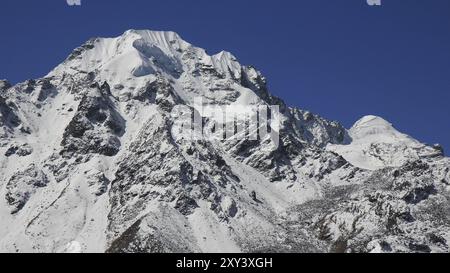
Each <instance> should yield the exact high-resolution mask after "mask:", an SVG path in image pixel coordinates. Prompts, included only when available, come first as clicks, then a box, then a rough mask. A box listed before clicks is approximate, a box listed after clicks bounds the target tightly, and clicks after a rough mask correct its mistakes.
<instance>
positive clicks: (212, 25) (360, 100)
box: [0, 0, 450, 151]
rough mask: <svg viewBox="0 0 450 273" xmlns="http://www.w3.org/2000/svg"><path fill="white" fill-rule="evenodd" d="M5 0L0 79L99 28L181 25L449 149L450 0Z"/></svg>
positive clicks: (357, 111) (345, 119) (333, 104)
mask: <svg viewBox="0 0 450 273" xmlns="http://www.w3.org/2000/svg"><path fill="white" fill-rule="evenodd" d="M382 4H383V5H382V6H381V7H370V6H368V5H367V4H366V1H365V0H279V1H275V0H273V1H265V0H226V1H225V0H222V1H219V0H192V1H188V0H179V1H174V0H165V1H152V0H128V1H126V0H114V1H107V0H82V6H81V7H69V6H68V5H67V4H66V1H65V0H33V1H31V0H26V1H25V0H3V1H1V5H2V6H1V7H0V9H1V12H0V13H1V16H0V37H1V38H0V78H6V79H8V80H10V81H11V82H14V83H17V82H19V81H23V80H25V79H28V78H37V77H41V76H43V75H45V74H46V73H47V72H48V71H50V70H51V69H52V68H53V67H54V66H56V65H57V64H58V63H60V62H61V61H62V60H64V59H65V58H66V56H67V55H68V54H69V53H70V52H71V50H72V49H73V48H75V47H77V46H78V45H80V44H82V43H83V42H84V41H86V40H87V39H89V38H90V37H94V36H117V35H120V34H121V33H122V32H124V31H125V30H127V29H130V28H135V29H153V30H173V31H176V32H178V33H179V34H180V35H181V36H182V37H183V38H184V39H185V40H187V41H189V42H191V43H193V44H195V45H197V46H200V47H203V48H205V49H207V51H208V52H210V53H216V52H219V51H220V50H222V49H224V50H227V51H231V52H232V53H233V54H234V55H236V56H237V57H238V59H239V60H240V61H241V62H242V63H243V64H252V65H254V66H256V67H257V68H258V69H260V70H261V71H262V72H263V73H264V75H265V76H266V77H267V78H268V80H269V85H270V88H271V92H272V93H273V94H275V95H278V96H280V97H282V98H284V99H285V101H286V102H287V103H288V104H290V105H292V106H298V107H301V108H303V109H309V110H311V111H313V112H316V113H319V114H321V115H323V116H324V117H327V118H330V119H335V120H338V121H341V122H342V123H343V124H344V125H345V126H346V127H350V126H351V125H352V124H353V122H354V121H356V120H357V119H358V118H360V117H361V116H363V115H366V114H375V115H380V116H382V117H384V118H386V119H387V120H389V121H391V122H392V123H393V124H394V125H395V126H396V127H397V128H398V129H399V130H401V131H403V132H405V133H408V134H410V135H412V136H414V137H415V138H417V139H419V140H421V141H423V142H427V143H442V144H443V145H444V147H446V148H447V150H449V151H450V121H449V118H450V1H449V0H382Z"/></svg>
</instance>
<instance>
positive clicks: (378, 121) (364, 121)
mask: <svg viewBox="0 0 450 273" xmlns="http://www.w3.org/2000/svg"><path fill="white" fill-rule="evenodd" d="M373 125H383V126H386V125H389V126H390V125H392V124H391V123H389V122H388V121H386V120H385V119H383V118H382V117H379V116H374V115H367V116H364V117H362V118H361V119H359V120H358V121H357V122H355V124H354V125H353V127H359V126H373Z"/></svg>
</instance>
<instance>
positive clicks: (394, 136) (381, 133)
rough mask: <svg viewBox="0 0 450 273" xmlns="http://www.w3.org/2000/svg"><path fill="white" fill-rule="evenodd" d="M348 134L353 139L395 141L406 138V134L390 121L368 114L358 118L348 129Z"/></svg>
mask: <svg viewBox="0 0 450 273" xmlns="http://www.w3.org/2000/svg"><path fill="white" fill-rule="evenodd" d="M349 133H350V136H351V137H352V139H353V140H354V141H355V140H364V141H367V140H368V139H371V140H379V141H385V142H395V141H398V140H399V139H406V138H408V136H406V135H404V134H401V133H400V132H398V131H397V130H396V129H395V128H394V127H393V126H392V124H391V123H390V122H388V121H386V120H385V119H383V118H381V117H378V116H373V115H368V116H364V117H362V118H361V119H360V120H358V121H357V122H356V123H355V124H354V125H353V127H352V128H351V129H350V130H349Z"/></svg>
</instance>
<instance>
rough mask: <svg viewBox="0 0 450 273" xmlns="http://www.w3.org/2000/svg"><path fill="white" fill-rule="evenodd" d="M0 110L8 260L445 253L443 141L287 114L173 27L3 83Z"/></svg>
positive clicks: (255, 77)
mask: <svg viewBox="0 0 450 273" xmlns="http://www.w3.org/2000/svg"><path fill="white" fill-rule="evenodd" d="M199 98H201V104H200V106H199V104H197V103H196V101H197V99H199ZM201 106H209V107H213V106H215V107H220V108H225V107H227V108H229V109H232V112H233V113H240V112H239V111H240V109H243V108H244V109H246V108H251V107H262V106H277V107H278V109H279V111H278V112H276V113H271V115H270V116H269V117H268V121H269V120H270V122H278V123H279V126H272V123H271V126H270V128H266V129H267V130H269V129H270V131H271V133H273V134H271V135H270V137H265V136H259V137H252V135H254V133H255V132H257V131H258V130H262V129H261V128H262V127H261V125H260V124H261V122H262V117H261V115H253V116H252V115H250V116H248V117H247V116H246V115H239V114H238V115H235V116H234V119H233V120H234V121H235V122H236V124H237V125H235V124H232V123H231V124H232V127H227V126H228V125H229V124H230V121H228V120H225V121H224V120H220V118H218V117H217V116H214V115H213V116H209V115H207V114H206V113H205V111H204V110H203V108H202V107H201ZM0 114H1V115H0V196H3V202H0V218H1V219H2V225H0V234H1V235H2V236H1V237H0V251H2V252H16V251H18V252H20V251H23V252H30V251H35V252H64V251H69V250H71V249H73V248H76V249H77V251H85V252H105V251H106V252H239V251H242V252H259V251H268V252H448V251H449V246H448V240H449V239H450V220H449V219H450V210H449V209H450V207H449V205H450V203H449V198H450V196H449V188H450V161H449V159H448V158H446V157H444V153H443V148H442V147H440V146H433V147H430V146H427V145H425V144H422V143H420V142H418V141H416V140H414V139H413V138H411V137H409V136H407V135H404V134H402V133H400V132H398V131H397V130H395V128H394V127H393V126H392V125H391V124H390V123H389V122H387V121H385V120H383V119H382V118H380V117H375V116H366V117H363V118H362V119H361V120H360V121H358V122H357V123H356V124H355V125H354V126H353V127H352V128H351V129H350V130H346V129H345V128H343V127H342V126H341V125H340V124H339V123H338V122H335V121H329V120H326V119H324V118H322V117H320V116H318V115H316V114H313V113H310V112H309V111H305V110H301V109H297V108H290V107H288V106H286V104H285V103H284V102H283V101H282V100H281V99H280V98H277V97H274V96H272V95H271V94H270V92H269V90H268V88H267V83H266V79H265V78H264V76H263V75H261V73H260V72H259V71H257V70H256V69H255V68H253V67H251V66H243V65H241V64H240V63H239V62H238V61H237V59H236V58H235V57H234V56H233V55H232V54H231V53H228V52H220V53H218V54H216V55H212V56H210V55H208V54H207V53H206V52H205V50H203V49H201V48H198V47H195V46H193V45H191V44H189V43H188V42H186V41H184V40H182V39H181V38H180V37H179V36H178V35H177V34H176V33H173V32H157V31H147V30H142V31H141V30H129V31H127V32H125V33H124V34H123V35H121V36H120V37H117V38H95V39H91V40H89V41H88V42H87V43H85V44H84V45H82V46H81V47H79V48H77V49H75V50H74V51H73V53H72V54H71V55H70V56H69V57H68V58H67V59H66V60H65V61H64V62H63V63H62V64H60V65H59V66H58V67H56V68H55V69H54V70H53V71H51V72H50V73H49V74H48V75H47V76H46V77H44V78H42V79H36V80H28V81H26V82H24V83H20V84H17V85H15V86H11V85H9V84H8V83H7V82H6V81H0ZM186 117H187V120H191V119H192V117H193V118H194V119H195V117H199V120H201V124H202V125H203V127H204V128H206V129H207V132H209V133H212V134H214V133H216V136H217V135H220V133H223V135H225V136H226V137H225V138H211V137H210V135H208V134H205V135H198V132H195V130H194V132H192V130H188V131H185V130H183V127H180V126H179V125H180V121H181V120H184V119H186ZM246 118H250V119H251V118H254V119H256V120H257V121H258V122H259V123H258V124H259V125H258V127H256V126H255V127H252V126H250V125H248V124H247V123H248V120H247V119H246ZM221 122H222V123H223V124H225V125H226V128H227V130H231V131H233V133H235V134H232V135H231V136H229V135H228V134H227V132H228V131H227V130H225V131H224V132H222V131H220V126H219V124H222V123H221ZM239 124H241V125H242V126H244V127H245V128H246V132H245V133H243V134H242V135H240V137H238V136H239V134H238V133H237V132H238V130H237V127H238V126H239ZM195 126H196V125H192V126H190V127H189V126H188V127H189V128H190V129H192V128H194V129H195ZM230 128H232V129H230ZM184 129H185V128H184ZM208 130H209V131H208ZM191 133H193V134H191ZM193 135H195V136H196V137H194V138H192V136H193ZM274 136H276V138H274ZM2 183H3V184H2Z"/></svg>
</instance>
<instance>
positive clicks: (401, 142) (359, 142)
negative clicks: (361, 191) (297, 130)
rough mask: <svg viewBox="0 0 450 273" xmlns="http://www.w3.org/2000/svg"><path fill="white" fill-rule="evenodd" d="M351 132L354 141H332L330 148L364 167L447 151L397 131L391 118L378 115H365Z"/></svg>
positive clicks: (369, 167)
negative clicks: (387, 118)
mask: <svg viewBox="0 0 450 273" xmlns="http://www.w3.org/2000/svg"><path fill="white" fill-rule="evenodd" d="M348 133H349V136H350V138H351V140H352V141H351V143H350V144H348V145H329V146H328V149H329V150H331V151H334V152H336V153H338V154H340V155H342V156H343V157H344V158H345V159H346V160H347V161H349V162H350V163H352V164H353V165H354V166H357V167H360V168H363V169H369V170H375V169H381V168H384V167H399V166H401V165H403V164H405V163H406V162H408V161H410V160H414V159H423V158H434V157H439V156H442V155H443V152H442V151H440V150H439V149H438V148H432V147H429V146H427V145H425V144H422V143H420V142H419V141H417V140H415V139H414V138H412V137H410V136H408V135H406V134H403V133H401V132H399V131H397V129H395V128H394V127H393V126H392V124H391V123H390V122H388V121H386V120H385V119H383V118H381V117H378V116H373V115H368V116H364V117H362V118H361V119H360V120H358V121H357V122H356V123H355V124H354V125H353V127H352V128H351V129H350V130H349V131H348Z"/></svg>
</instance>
